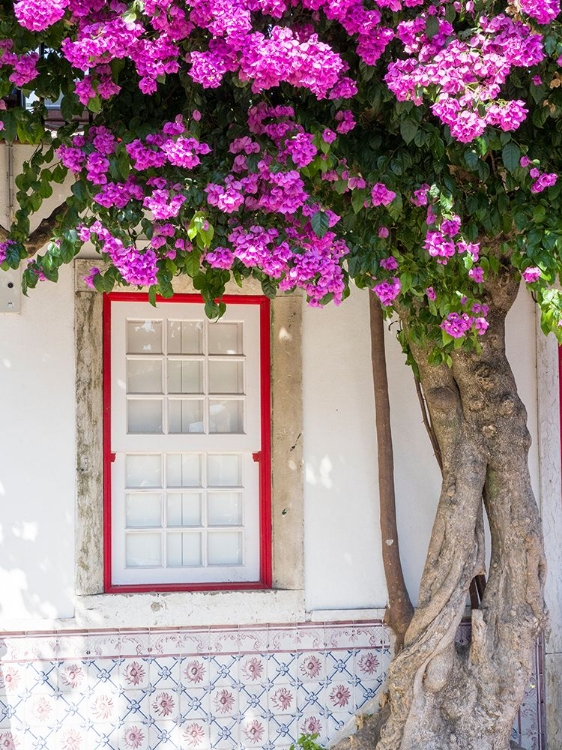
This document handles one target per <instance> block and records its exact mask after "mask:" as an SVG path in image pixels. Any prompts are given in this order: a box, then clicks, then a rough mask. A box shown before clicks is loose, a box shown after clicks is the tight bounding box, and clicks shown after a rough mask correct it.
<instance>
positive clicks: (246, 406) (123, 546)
mask: <svg viewBox="0 0 562 750" xmlns="http://www.w3.org/2000/svg"><path fill="white" fill-rule="evenodd" d="M225 301H226V302H227V311H226V313H225V315H224V316H223V317H222V318H221V319H220V320H219V321H216V322H213V321H209V320H208V319H207V318H206V316H205V313H204V306H203V303H202V301H201V298H200V297H198V296H196V295H176V296H175V297H174V298H173V299H172V300H159V302H158V305H157V307H156V308H155V307H153V306H151V305H150V304H149V303H148V298H147V295H145V294H134V293H133V294H132V293H130V292H128V293H116V294H111V295H107V296H106V297H105V300H104V415H105V416H104V472H105V499H104V509H105V513H104V537H105V554H104V558H105V560H104V564H105V590H106V591H110V592H111V591H120V592H127V591H143V590H150V591H157V590H184V589H185V590H193V589H213V588H220V589H228V588H233V589H234V588H236V589H239V588H266V587H269V586H271V544H270V536H271V534H270V527H271V515H270V484H271V479H270V477H271V473H270V431H271V425H270V415H271V409H270V398H269V392H270V382H269V380H270V379H269V370H270V362H269V356H270V355H269V352H270V342H269V315H270V311H269V300H267V299H266V298H265V297H258V296H249V297H240V296H238V297H232V298H226V300H225Z"/></svg>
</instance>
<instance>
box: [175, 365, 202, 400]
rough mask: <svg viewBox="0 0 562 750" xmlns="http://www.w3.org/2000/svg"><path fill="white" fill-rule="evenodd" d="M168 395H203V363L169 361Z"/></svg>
mask: <svg viewBox="0 0 562 750" xmlns="http://www.w3.org/2000/svg"><path fill="white" fill-rule="evenodd" d="M168 393H203V362H200V361H199V362H198V361H197V360H181V359H179V360H178V359H176V360H174V359H169V360H168Z"/></svg>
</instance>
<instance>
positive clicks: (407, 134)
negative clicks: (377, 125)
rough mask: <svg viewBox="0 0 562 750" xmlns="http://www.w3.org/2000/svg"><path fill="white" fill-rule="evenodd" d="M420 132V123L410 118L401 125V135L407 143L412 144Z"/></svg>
mask: <svg viewBox="0 0 562 750" xmlns="http://www.w3.org/2000/svg"><path fill="white" fill-rule="evenodd" d="M418 130H419V124H418V122H417V121H416V120H414V119H412V118H410V117H408V118H406V119H405V120H402V122H401V123H400V135H401V136H402V138H403V139H404V140H405V141H406V143H411V142H412V141H413V140H414V138H415V137H416V133H417V132H418Z"/></svg>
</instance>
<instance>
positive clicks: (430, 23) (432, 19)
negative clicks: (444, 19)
mask: <svg viewBox="0 0 562 750" xmlns="http://www.w3.org/2000/svg"><path fill="white" fill-rule="evenodd" d="M425 33H426V35H427V38H428V39H433V37H434V36H435V35H436V34H438V33H439V21H438V19H437V17H436V16H428V17H427V20H426V22H425Z"/></svg>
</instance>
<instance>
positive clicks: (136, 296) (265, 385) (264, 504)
mask: <svg viewBox="0 0 562 750" xmlns="http://www.w3.org/2000/svg"><path fill="white" fill-rule="evenodd" d="M221 300H222V301H223V302H225V303H226V304H227V305H229V304H245V305H258V306H259V311H260V408H261V449H260V451H259V453H258V454H254V460H257V461H258V462H259V538H260V577H259V580H258V581H250V582H235V583H193V584H190V583H166V584H134V585H133V584H126V585H117V584H114V583H113V582H112V578H111V562H112V548H111V547H112V541H111V465H112V459H113V454H112V451H111V306H112V304H113V303H117V302H148V294H145V293H141V292H112V293H110V294H105V295H104V300H103V473H104V476H103V488H104V492H103V495H104V496H103V547H104V554H103V558H104V591H105V593H108V594H129V593H138V592H149V591H153V592H159V591H160V592H166V591H168V592H171V591H245V590H256V589H270V588H271V587H272V548H271V544H272V536H271V335H270V301H269V299H268V298H267V297H262V296H257V295H225V296H224V297H222V298H221ZM156 302H157V304H166V303H167V302H174V303H177V302H182V303H185V304H190V303H197V304H202V303H203V298H202V297H201V296H200V295H198V294H175V295H174V296H173V297H172V298H170V299H165V298H163V297H157V298H156Z"/></svg>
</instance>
